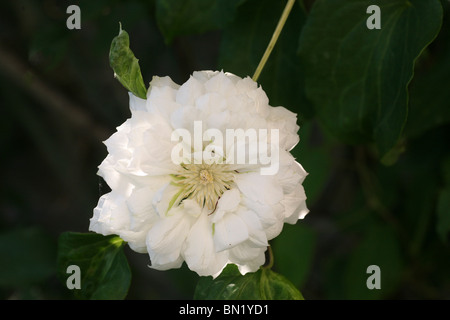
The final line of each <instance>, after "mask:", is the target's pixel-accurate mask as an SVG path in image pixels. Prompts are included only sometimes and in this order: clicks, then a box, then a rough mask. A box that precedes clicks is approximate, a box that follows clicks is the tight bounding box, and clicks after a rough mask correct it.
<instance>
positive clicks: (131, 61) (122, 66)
mask: <svg viewBox="0 0 450 320" xmlns="http://www.w3.org/2000/svg"><path fill="white" fill-rule="evenodd" d="M109 64H110V65H111V68H112V69H113V70H114V76H115V77H116V78H117V79H118V80H119V81H120V83H121V84H122V85H123V86H124V87H125V88H126V89H127V90H128V91H130V92H131V93H133V94H134V95H135V96H137V97H139V98H142V99H146V98H147V89H146V87H145V85H144V80H143V78H142V74H141V68H140V67H139V60H138V59H136V57H135V56H134V54H133V52H132V51H131V49H130V38H129V36H128V33H127V32H126V31H125V30H122V27H121V28H120V31H119V35H118V36H116V37H115V38H114V39H113V40H112V42H111V48H110V51H109Z"/></svg>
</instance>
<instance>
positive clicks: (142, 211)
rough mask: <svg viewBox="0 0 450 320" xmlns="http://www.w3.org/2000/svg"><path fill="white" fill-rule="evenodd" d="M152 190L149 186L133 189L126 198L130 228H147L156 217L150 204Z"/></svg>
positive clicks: (136, 229)
mask: <svg viewBox="0 0 450 320" xmlns="http://www.w3.org/2000/svg"><path fill="white" fill-rule="evenodd" d="M153 194H154V190H153V189H152V188H150V187H144V188H140V189H135V190H134V191H133V193H132V194H131V196H130V197H129V198H128V199H127V200H126V203H127V206H128V209H129V211H130V230H132V231H139V230H142V229H147V230H148V228H149V227H150V226H148V227H147V228H145V227H146V226H147V225H151V224H152V223H154V222H155V221H156V219H157V218H158V217H157V215H156V212H155V210H154V208H153V205H152V195H153Z"/></svg>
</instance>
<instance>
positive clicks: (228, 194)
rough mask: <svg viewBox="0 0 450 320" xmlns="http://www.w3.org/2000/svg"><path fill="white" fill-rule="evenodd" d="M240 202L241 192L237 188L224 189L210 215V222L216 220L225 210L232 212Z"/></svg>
mask: <svg viewBox="0 0 450 320" xmlns="http://www.w3.org/2000/svg"><path fill="white" fill-rule="evenodd" d="M240 202H241V193H240V192H239V190H238V189H236V188H233V189H230V190H227V191H225V192H224V193H223V194H222V196H221V197H220V199H219V201H218V202H217V208H216V210H215V211H214V213H213V215H212V216H211V221H212V222H217V221H219V220H220V219H222V217H223V216H224V214H225V213H226V212H233V211H235V210H236V209H237V207H238V205H239V203H240Z"/></svg>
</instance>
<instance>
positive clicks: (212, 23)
mask: <svg viewBox="0 0 450 320" xmlns="http://www.w3.org/2000/svg"><path fill="white" fill-rule="evenodd" d="M243 1H245V0H157V1H156V20H157V23H158V26H159V29H160V30H161V32H162V34H163V35H164V37H165V39H166V42H167V43H170V42H171V41H172V40H173V38H174V37H176V36H179V35H188V34H196V33H203V32H206V31H208V30H214V29H219V28H223V27H224V26H226V25H227V24H228V23H229V22H231V21H232V20H233V17H234V12H235V10H236V7H237V6H238V5H239V4H240V3H242V2H243Z"/></svg>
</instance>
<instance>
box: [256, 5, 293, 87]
mask: <svg viewBox="0 0 450 320" xmlns="http://www.w3.org/2000/svg"><path fill="white" fill-rule="evenodd" d="M294 3H295V0H289V1H288V3H287V4H286V7H284V10H283V14H282V15H281V17H280V20H279V21H278V25H277V27H276V29H275V31H274V32H273V35H272V39H270V42H269V45H268V46H267V49H266V52H264V55H263V57H262V58H261V61H260V62H259V65H258V67H257V68H256V71H255V74H254V75H253V77H252V79H253V81H255V82H256V81H257V80H258V78H259V75H260V74H261V71H262V69H263V68H264V65H265V64H266V62H267V59H269V56H270V53H271V52H272V49H273V47H275V43H277V40H278V36H279V35H280V33H281V30H283V27H284V24H285V22H286V20H287V18H288V16H289V13H290V12H291V9H292V6H293V5H294Z"/></svg>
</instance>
